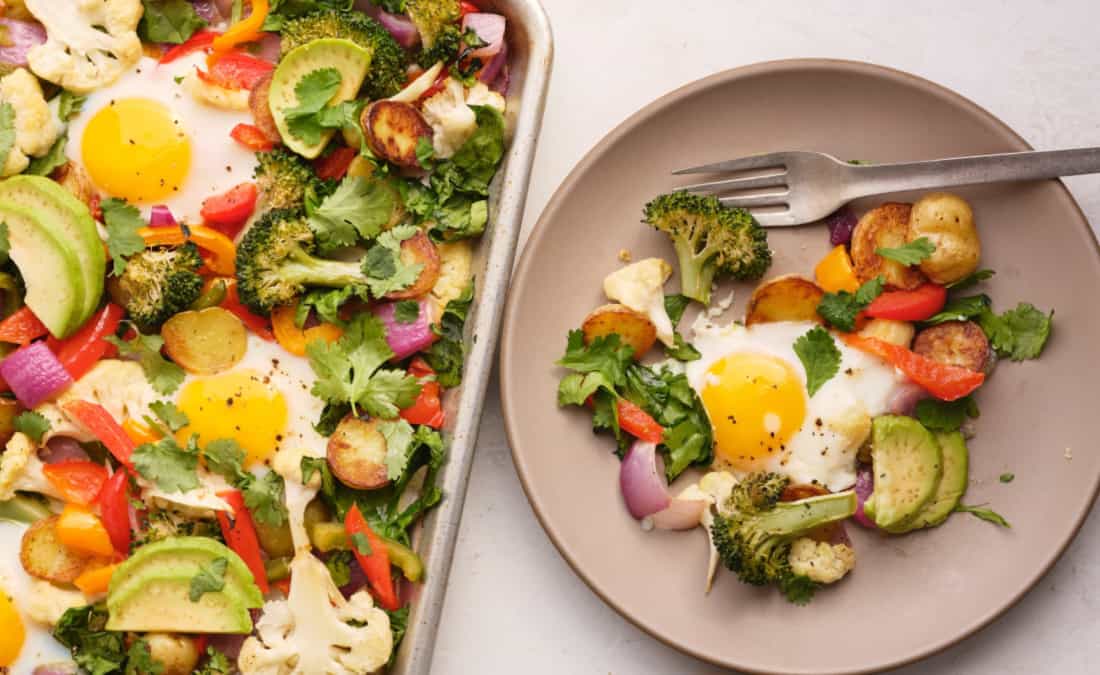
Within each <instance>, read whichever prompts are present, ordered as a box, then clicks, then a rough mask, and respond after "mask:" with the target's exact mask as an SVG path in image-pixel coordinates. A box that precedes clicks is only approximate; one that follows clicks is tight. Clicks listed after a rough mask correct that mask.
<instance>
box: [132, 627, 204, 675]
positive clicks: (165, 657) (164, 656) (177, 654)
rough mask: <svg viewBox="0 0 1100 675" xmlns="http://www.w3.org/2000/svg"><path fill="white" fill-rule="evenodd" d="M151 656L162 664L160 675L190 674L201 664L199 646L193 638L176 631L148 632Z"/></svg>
mask: <svg viewBox="0 0 1100 675" xmlns="http://www.w3.org/2000/svg"><path fill="white" fill-rule="evenodd" d="M145 643H146V644H147V645H149V656H150V657H152V659H153V660H154V661H156V662H157V663H159V664H160V667H161V670H158V671H157V672H158V673H159V674H160V675H190V673H193V672H195V667H196V666H198V665H199V656H200V655H199V648H198V646H197V645H196V644H195V641H194V640H193V639H192V638H189V637H187V636H186V635H178V634H176V633H146V634H145Z"/></svg>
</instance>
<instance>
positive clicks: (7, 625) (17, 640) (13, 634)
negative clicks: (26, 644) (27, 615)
mask: <svg viewBox="0 0 1100 675" xmlns="http://www.w3.org/2000/svg"><path fill="white" fill-rule="evenodd" d="M0 626H3V630H0V666H10V665H11V664H13V663H15V659H17V658H19V652H20V651H21V650H22V649H23V640H24V639H25V638H26V629H25V628H23V619H22V618H21V617H20V616H19V612H18V611H17V610H16V609H15V604H14V603H13V602H12V601H11V598H10V597H8V595H7V593H5V592H4V589H2V588H0Z"/></svg>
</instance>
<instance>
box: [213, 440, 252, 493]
mask: <svg viewBox="0 0 1100 675" xmlns="http://www.w3.org/2000/svg"><path fill="white" fill-rule="evenodd" d="M202 458H203V461H204V462H205V463H206V468H207V469H210V470H211V471H213V472H214V473H216V474H219V475H221V476H224V477H225V479H226V480H228V481H230V482H231V483H235V482H237V481H239V480H241V479H242V478H245V476H246V473H247V472H246V471H245V470H244V459H245V451H244V450H243V449H242V448H241V446H240V444H239V443H237V441H235V440H233V439H232V438H218V439H215V440H213V441H210V442H209V443H207V444H206V447H205V448H204V449H203V451H202Z"/></svg>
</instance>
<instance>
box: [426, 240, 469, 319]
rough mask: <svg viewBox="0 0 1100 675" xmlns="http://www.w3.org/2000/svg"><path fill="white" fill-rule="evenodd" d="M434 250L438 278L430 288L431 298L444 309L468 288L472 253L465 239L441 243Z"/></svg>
mask: <svg viewBox="0 0 1100 675" xmlns="http://www.w3.org/2000/svg"><path fill="white" fill-rule="evenodd" d="M436 248H437V249H438V251H439V278H438V279H436V282H435V286H432V297H434V298H435V299H436V300H437V301H438V302H439V306H440V307H446V306H447V303H448V302H450V301H451V300H455V299H457V298H458V297H459V296H460V295H462V293H463V292H464V291H465V290H466V289H467V288H468V287H469V286H470V279H472V278H473V273H472V270H473V264H474V252H473V248H472V247H471V246H470V242H469V240H466V239H462V240H460V241H450V242H447V241H445V242H441V243H439V244H437V245H436Z"/></svg>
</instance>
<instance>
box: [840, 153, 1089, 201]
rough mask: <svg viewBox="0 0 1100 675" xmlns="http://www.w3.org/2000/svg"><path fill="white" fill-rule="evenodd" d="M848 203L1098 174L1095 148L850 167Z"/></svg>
mask: <svg viewBox="0 0 1100 675" xmlns="http://www.w3.org/2000/svg"><path fill="white" fill-rule="evenodd" d="M851 168H852V178H853V180H852V182H851V183H849V187H848V192H850V193H851V194H849V195H848V196H847V197H848V199H857V198H859V197H867V196H870V195H876V194H884V193H887V192H903V191H905V190H925V189H929V188H937V187H947V186H951V185H974V184H978V183H999V182H1002V181H1020V180H1037V179H1042V178H1057V177H1059V176H1076V175H1079V174H1083V173H1100V148H1075V149H1072V150H1043V151H1037V152H1006V153H1002V154H997V155H975V156H972V157H952V158H950V159H935V160H929V161H925V162H900V163H896V164H871V165H866V166H861V165H857V166H852V167H851Z"/></svg>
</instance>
